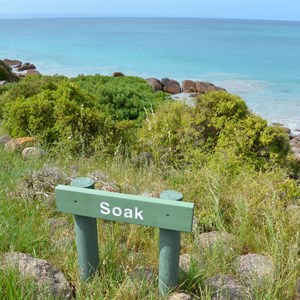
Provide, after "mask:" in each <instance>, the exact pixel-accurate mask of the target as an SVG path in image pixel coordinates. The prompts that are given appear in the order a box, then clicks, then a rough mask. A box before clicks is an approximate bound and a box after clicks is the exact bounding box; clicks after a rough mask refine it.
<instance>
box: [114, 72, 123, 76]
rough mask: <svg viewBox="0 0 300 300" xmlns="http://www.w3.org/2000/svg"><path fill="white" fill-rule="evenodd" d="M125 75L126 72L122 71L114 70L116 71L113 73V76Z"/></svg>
mask: <svg viewBox="0 0 300 300" xmlns="http://www.w3.org/2000/svg"><path fill="white" fill-rule="evenodd" d="M123 76H125V74H124V73H122V72H114V73H113V74H112V77H123Z"/></svg>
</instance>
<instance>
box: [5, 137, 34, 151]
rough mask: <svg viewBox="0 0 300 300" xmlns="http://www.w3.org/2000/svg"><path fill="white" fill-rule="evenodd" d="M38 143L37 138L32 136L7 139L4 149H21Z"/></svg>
mask: <svg viewBox="0 0 300 300" xmlns="http://www.w3.org/2000/svg"><path fill="white" fill-rule="evenodd" d="M37 145H38V140H37V139H36V138H34V137H21V138H17V139H11V140H9V141H8V142H7V143H6V144H5V146H4V150H6V151H20V152H21V151H22V150H23V149H24V148H26V147H33V146H37Z"/></svg>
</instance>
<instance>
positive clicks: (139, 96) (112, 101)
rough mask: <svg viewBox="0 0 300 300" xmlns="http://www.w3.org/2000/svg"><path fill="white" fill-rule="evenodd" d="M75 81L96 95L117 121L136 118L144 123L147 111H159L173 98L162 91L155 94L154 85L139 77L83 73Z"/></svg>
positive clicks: (138, 121) (101, 104)
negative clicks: (158, 108)
mask: <svg viewBox="0 0 300 300" xmlns="http://www.w3.org/2000/svg"><path fill="white" fill-rule="evenodd" d="M73 81H75V82H76V83H78V85H79V86H80V88H82V89H83V90H85V91H87V92H89V93H90V94H92V95H94V96H95V97H96V99H97V101H98V103H99V105H100V106H101V109H103V110H104V111H105V112H107V113H109V114H110V116H111V117H112V118H113V119H115V120H136V121H137V123H140V121H141V120H142V119H144V117H145V110H148V109H153V110H155V109H156V107H157V106H158V105H159V104H160V103H162V102H163V101H164V100H166V99H168V98H169V96H167V94H164V93H162V92H159V93H154V92H153V91H152V89H151V87H150V85H149V84H148V83H147V82H146V81H145V80H144V79H142V78H139V77H133V76H122V77H111V76H101V75H94V76H83V75H80V76H78V77H77V78H75V79H73Z"/></svg>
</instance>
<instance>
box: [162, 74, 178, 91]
mask: <svg viewBox="0 0 300 300" xmlns="http://www.w3.org/2000/svg"><path fill="white" fill-rule="evenodd" d="M161 84H162V87H163V91H164V92H167V93H170V94H179V93H181V87H180V84H179V82H178V81H176V80H174V79H169V78H162V80H161Z"/></svg>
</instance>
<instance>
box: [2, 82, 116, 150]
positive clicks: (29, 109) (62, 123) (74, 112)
mask: <svg viewBox="0 0 300 300" xmlns="http://www.w3.org/2000/svg"><path fill="white" fill-rule="evenodd" d="M4 128H5V129H6V130H7V131H8V132H9V133H10V134H11V135H12V136H28V135H32V136H36V137H37V138H38V139H39V140H41V141H42V142H43V143H45V144H46V145H48V146H51V145H52V144H53V143H54V144H60V145H62V144H63V145H64V147H65V150H66V151H67V150H69V151H71V152H76V153H77V152H79V153H81V152H85V153H86V152H88V151H90V150H91V149H90V146H91V144H92V142H93V141H94V139H95V138H96V137H97V136H99V135H101V136H102V137H103V138H104V139H106V138H107V137H109V135H110V132H111V129H112V128H114V123H113V122H112V120H111V118H110V116H108V115H107V114H106V113H105V112H102V111H101V110H100V109H99V105H98V103H97V102H96V100H95V99H94V98H93V97H92V96H91V95H89V94H88V93H86V92H84V91H82V90H81V89H79V88H78V86H76V84H74V83H71V82H69V81H67V80H65V81H62V82H61V83H59V84H58V85H57V86H56V89H54V90H49V89H47V90H44V91H42V92H40V93H39V94H37V95H34V96H31V97H28V98H25V97H18V98H17V99H16V100H15V101H13V102H10V103H8V104H7V105H6V107H5V111H4ZM112 131H113V130H112Z"/></svg>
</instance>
